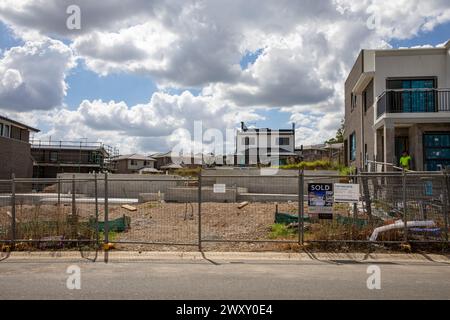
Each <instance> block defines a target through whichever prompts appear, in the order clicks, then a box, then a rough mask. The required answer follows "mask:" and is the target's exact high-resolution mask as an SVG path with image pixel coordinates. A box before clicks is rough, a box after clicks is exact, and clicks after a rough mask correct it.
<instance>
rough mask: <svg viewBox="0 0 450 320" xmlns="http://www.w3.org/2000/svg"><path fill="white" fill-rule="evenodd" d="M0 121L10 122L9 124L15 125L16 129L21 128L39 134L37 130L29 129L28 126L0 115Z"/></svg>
mask: <svg viewBox="0 0 450 320" xmlns="http://www.w3.org/2000/svg"><path fill="white" fill-rule="evenodd" d="M0 120H4V121H8V122H10V123H12V124H14V125H16V126H18V127H22V128H23V129H27V130H30V131H33V132H40V130H39V129H36V128H33V127H30V126H28V125H26V124H24V123H22V122H19V121H16V120H13V119H10V118H7V117H5V116H2V115H0Z"/></svg>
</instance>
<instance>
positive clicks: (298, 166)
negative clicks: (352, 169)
mask: <svg viewBox="0 0 450 320" xmlns="http://www.w3.org/2000/svg"><path fill="white" fill-rule="evenodd" d="M338 167H339V166H338V165H337V164H336V163H333V162H331V161H330V160H316V161H302V162H299V163H295V164H288V165H284V166H280V167H279V168H280V169H284V170H302V169H304V170H338Z"/></svg>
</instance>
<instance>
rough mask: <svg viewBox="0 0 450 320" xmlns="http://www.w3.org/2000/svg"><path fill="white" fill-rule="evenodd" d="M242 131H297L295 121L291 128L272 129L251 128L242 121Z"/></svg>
mask: <svg viewBox="0 0 450 320" xmlns="http://www.w3.org/2000/svg"><path fill="white" fill-rule="evenodd" d="M241 132H295V123H292V128H291V129H270V128H249V127H247V126H246V125H245V123H244V122H241Z"/></svg>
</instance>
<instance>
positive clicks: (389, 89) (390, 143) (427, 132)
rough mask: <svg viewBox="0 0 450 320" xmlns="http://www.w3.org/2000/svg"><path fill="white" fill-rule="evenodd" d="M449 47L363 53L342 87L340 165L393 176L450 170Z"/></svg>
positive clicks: (365, 51) (363, 51)
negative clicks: (407, 158) (404, 157)
mask: <svg viewBox="0 0 450 320" xmlns="http://www.w3.org/2000/svg"><path fill="white" fill-rule="evenodd" d="M448 88H450V41H449V42H447V44H446V45H444V46H443V47H437V48H416V49H392V50H362V51H361V52H360V54H359V56H358V58H357V60H356V62H355V64H354V66H353V68H352V70H351V72H350V74H349V76H348V78H347V80H346V82H345V133H344V150H345V151H344V152H345V163H346V164H347V165H351V166H354V167H356V168H367V167H368V164H370V163H375V162H377V163H379V164H378V165H376V166H371V168H377V170H385V171H389V170H393V168H394V167H398V166H399V158H400V156H401V154H402V152H403V151H408V152H409V154H410V155H411V156H412V159H413V163H412V166H413V168H412V169H413V170H417V171H422V170H424V171H435V170H440V169H442V168H444V167H446V166H449V165H450V89H448Z"/></svg>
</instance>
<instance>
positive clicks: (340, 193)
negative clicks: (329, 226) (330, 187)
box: [334, 183, 359, 203]
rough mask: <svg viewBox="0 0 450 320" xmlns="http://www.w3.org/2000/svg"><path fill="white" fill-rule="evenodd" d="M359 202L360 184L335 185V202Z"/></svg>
mask: <svg viewBox="0 0 450 320" xmlns="http://www.w3.org/2000/svg"><path fill="white" fill-rule="evenodd" d="M358 201H359V184H350V183H335V184H334V202H344V203H355V202H358Z"/></svg>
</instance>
